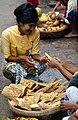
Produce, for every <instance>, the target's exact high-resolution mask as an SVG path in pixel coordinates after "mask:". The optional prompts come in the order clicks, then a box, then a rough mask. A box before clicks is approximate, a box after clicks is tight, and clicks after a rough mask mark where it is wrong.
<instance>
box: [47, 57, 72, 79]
mask: <svg viewBox="0 0 78 120" xmlns="http://www.w3.org/2000/svg"><path fill="white" fill-rule="evenodd" d="M47 62H48V65H49V66H50V67H52V68H56V69H58V70H59V71H60V72H61V73H62V75H63V76H64V77H65V78H66V79H68V80H70V79H71V78H72V77H73V75H72V74H71V73H70V72H69V71H68V70H67V69H65V68H64V67H63V66H62V65H61V64H60V63H59V62H58V61H57V60H56V59H55V58H52V59H51V60H49V59H47Z"/></svg>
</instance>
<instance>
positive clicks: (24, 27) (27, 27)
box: [18, 23, 36, 35]
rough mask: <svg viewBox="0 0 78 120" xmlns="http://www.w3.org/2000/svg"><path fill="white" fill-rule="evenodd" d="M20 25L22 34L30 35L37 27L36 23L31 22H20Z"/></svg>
mask: <svg viewBox="0 0 78 120" xmlns="http://www.w3.org/2000/svg"><path fill="white" fill-rule="evenodd" d="M18 27H19V31H20V33H21V35H29V34H31V32H32V31H33V30H34V29H35V27H36V24H35V23H29V24H28V23H27V24H23V23H19V25H18Z"/></svg>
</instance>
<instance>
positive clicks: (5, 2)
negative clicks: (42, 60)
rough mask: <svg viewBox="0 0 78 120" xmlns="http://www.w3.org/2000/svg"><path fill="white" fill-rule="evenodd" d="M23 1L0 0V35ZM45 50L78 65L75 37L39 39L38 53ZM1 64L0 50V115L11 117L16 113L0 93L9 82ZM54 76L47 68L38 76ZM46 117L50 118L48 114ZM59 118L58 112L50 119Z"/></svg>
mask: <svg viewBox="0 0 78 120" xmlns="http://www.w3.org/2000/svg"><path fill="white" fill-rule="evenodd" d="M24 2H25V0H0V35H1V32H2V31H3V30H4V29H5V28H7V27H9V26H11V25H14V24H15V17H14V15H13V10H14V9H15V7H16V6H18V5H19V4H21V3H24ZM41 7H42V9H43V12H45V13H47V12H48V11H49V10H51V8H49V7H47V6H46V5H45V6H44V7H43V5H41ZM0 46H1V44H0ZM45 51H47V52H48V53H49V54H50V55H51V56H57V57H60V58H62V59H64V60H66V61H68V62H69V63H72V64H73V65H75V66H77V67H78V42H77V39H76V38H75V39H73V38H71V39H65V38H60V39H51V40H49V39H48V40H40V53H41V54H42V55H44V53H45ZM3 65H4V58H3V55H2V54H1V52H0V115H6V116H8V117H13V116H16V114H15V113H13V112H12V111H11V110H10V109H9V106H8V103H7V99H6V98H5V97H4V96H2V95H1V91H2V89H3V87H4V86H6V85H9V84H10V81H9V80H7V79H6V78H4V77H3V74H2V67H3ZM54 76H57V77H58V74H57V73H55V72H52V69H48V70H47V71H46V72H44V73H43V75H41V76H40V78H41V79H43V80H45V81H49V80H50V79H51V78H52V77H54ZM60 77H61V75H60ZM62 79H63V78H62ZM63 80H64V79H63ZM57 116H58V117H57ZM56 117H57V118H56ZM48 118H50V116H49V117H48ZM41 119H44V120H46V119H47V118H40V120H41ZM61 119H62V117H61V114H60V113H58V114H55V115H54V116H52V117H51V118H50V120H61Z"/></svg>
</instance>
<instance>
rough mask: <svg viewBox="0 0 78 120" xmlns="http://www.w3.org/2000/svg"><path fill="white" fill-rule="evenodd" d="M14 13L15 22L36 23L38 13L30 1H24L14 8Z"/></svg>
mask: <svg viewBox="0 0 78 120" xmlns="http://www.w3.org/2000/svg"><path fill="white" fill-rule="evenodd" d="M14 15H15V16H16V20H17V23H18V24H19V23H20V22H21V23H23V24H25V23H37V22H38V14H37V11H36V9H35V7H34V6H33V5H31V4H30V3H24V4H22V5H20V6H18V7H17V8H16V9H15V10H14Z"/></svg>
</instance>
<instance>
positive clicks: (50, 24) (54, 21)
mask: <svg viewBox="0 0 78 120" xmlns="http://www.w3.org/2000/svg"><path fill="white" fill-rule="evenodd" d="M41 17H42V16H41ZM41 21H45V23H40V24H39V25H38V29H39V30H40V31H43V32H58V31H62V30H64V29H66V28H67V27H68V25H67V24H65V23H64V22H62V21H60V20H59V19H58V15H57V14H56V13H52V12H49V13H48V14H46V16H45V15H43V17H42V18H41Z"/></svg>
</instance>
